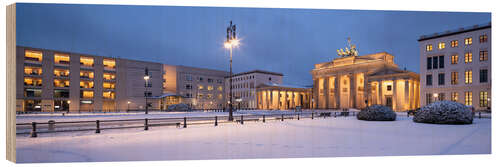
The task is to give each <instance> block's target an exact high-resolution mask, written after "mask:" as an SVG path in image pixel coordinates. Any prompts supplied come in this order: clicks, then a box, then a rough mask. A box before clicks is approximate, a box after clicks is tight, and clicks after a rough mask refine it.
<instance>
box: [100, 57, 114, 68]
mask: <svg viewBox="0 0 500 167" xmlns="http://www.w3.org/2000/svg"><path fill="white" fill-rule="evenodd" d="M102 64H103V65H104V68H105V69H115V66H116V62H115V59H103V60H102Z"/></svg>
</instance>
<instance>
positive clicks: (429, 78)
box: [425, 75, 432, 86]
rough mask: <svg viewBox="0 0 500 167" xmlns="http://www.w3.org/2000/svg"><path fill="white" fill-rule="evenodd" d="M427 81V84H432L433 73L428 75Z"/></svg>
mask: <svg viewBox="0 0 500 167" xmlns="http://www.w3.org/2000/svg"><path fill="white" fill-rule="evenodd" d="M425 82H426V85H427V86H432V75H427V76H426V79H425Z"/></svg>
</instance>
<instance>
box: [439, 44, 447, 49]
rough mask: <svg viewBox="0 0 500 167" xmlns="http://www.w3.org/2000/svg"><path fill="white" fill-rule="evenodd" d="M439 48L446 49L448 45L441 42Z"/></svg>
mask: <svg viewBox="0 0 500 167" xmlns="http://www.w3.org/2000/svg"><path fill="white" fill-rule="evenodd" d="M438 47H439V50H441V49H444V48H445V47H446V43H444V42H440V43H439V45H438Z"/></svg>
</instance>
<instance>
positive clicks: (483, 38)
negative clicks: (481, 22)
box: [479, 35, 488, 43]
mask: <svg viewBox="0 0 500 167" xmlns="http://www.w3.org/2000/svg"><path fill="white" fill-rule="evenodd" d="M485 42H488V36H487V35H481V36H479V43H485Z"/></svg>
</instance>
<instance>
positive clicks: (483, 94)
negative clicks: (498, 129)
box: [479, 91, 488, 107]
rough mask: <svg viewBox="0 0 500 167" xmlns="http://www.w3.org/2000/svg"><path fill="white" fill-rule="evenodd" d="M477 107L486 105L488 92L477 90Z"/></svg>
mask: <svg viewBox="0 0 500 167" xmlns="http://www.w3.org/2000/svg"><path fill="white" fill-rule="evenodd" d="M479 107H488V92H486V91H481V92H479Z"/></svg>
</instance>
